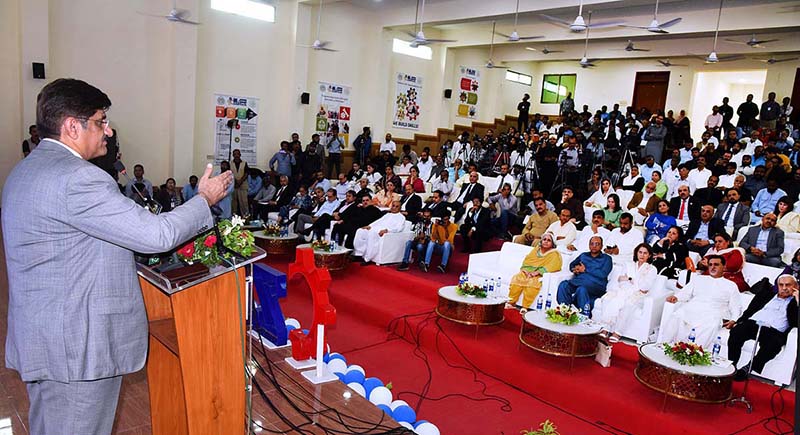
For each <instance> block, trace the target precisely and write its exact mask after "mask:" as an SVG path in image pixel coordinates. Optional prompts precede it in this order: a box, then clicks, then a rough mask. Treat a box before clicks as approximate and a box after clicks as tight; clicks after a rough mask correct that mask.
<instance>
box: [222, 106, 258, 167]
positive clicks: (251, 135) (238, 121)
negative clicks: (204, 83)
mask: <svg viewBox="0 0 800 435" xmlns="http://www.w3.org/2000/svg"><path fill="white" fill-rule="evenodd" d="M257 132H258V98H253V97H241V96H236V95H227V94H214V162H215V163H219V162H221V161H223V160H228V156H229V150H231V149H234V150H236V149H238V150H240V151H241V153H242V160H244V161H246V162H247V164H248V165H250V166H257V165H258V163H257V156H256V133H257ZM231 158H232V157H231Z"/></svg>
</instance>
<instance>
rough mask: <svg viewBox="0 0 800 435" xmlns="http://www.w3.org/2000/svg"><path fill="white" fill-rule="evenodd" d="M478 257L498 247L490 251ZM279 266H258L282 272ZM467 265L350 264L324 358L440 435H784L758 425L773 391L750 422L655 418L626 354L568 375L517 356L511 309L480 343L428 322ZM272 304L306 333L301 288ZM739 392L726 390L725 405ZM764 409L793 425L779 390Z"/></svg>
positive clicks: (337, 285) (653, 403) (555, 362)
mask: <svg viewBox="0 0 800 435" xmlns="http://www.w3.org/2000/svg"><path fill="white" fill-rule="evenodd" d="M487 248H488V249H492V248H494V249H498V248H499V243H498V246H497V247H487ZM287 261H288V260H287V259H285V258H283V259H281V258H279V257H270V258H268V259H267V262H268V263H269V264H270V265H272V266H274V267H276V268H278V269H279V270H282V271H286V268H287ZM437 261H438V259H436V260H434V265H435V264H438V263H437ZM466 262H467V255H466V254H460V253H457V254H456V255H455V258H454V259H453V262H452V263H451V265H450V266H451V267H449V268H448V273H447V274H441V273H438V272H436V271H435V270H433V269H432V271H431V272H429V273H423V272H421V271H419V270H418V269H416V268H414V267H412V270H411V271H410V272H398V271H396V270H395V269H394V267H390V266H383V267H381V266H374V265H371V266H366V267H362V266H360V265H358V264H352V265H350V267H349V268H348V269H347V270H346V271H344V272H339V273H335V274H334V275H333V281H332V284H331V289H330V301H331V303H332V304H333V305H334V306H335V307H336V310H337V325H336V326H335V327H334V328H333V329H332V330H331V331H330V334H329V336H328V340H329V343H330V346H331V350H332V351H334V352H339V353H341V354H343V355H344V356H345V357H346V358H347V361H348V364H358V365H360V366H362V367H364V369H365V371H366V373H367V376H368V377H370V376H374V377H378V378H380V379H382V380H383V381H384V382H387V383H388V382H392V384H393V387H394V388H393V390H392V392H393V395H394V398H395V399H402V400H405V401H406V402H408V403H409V405H410V406H411V407H413V408H414V409H415V410H416V412H417V418H418V419H420V420H422V419H424V420H429V421H431V422H432V423H434V424H436V425H437V426H438V427H439V429H440V430H441V433H442V434H447V435H454V434H458V435H470V434H475V435H486V434H515V435H516V434H519V433H520V431H521V430H522V429H530V428H536V427H537V426H538V425H539V423H541V422H543V421H544V420H546V419H550V420H551V421H552V422H554V423H555V424H556V426H558V430H559V432H560V433H561V434H562V435H567V434H582V435H589V434H648V435H650V434H653V435H658V434H665V435H666V434H693V435H694V434H720V435H722V434H730V435H736V434H747V435H761V434H765V435H766V434H770V433H779V432H781V431H783V432H785V431H788V430H790V429H791V428H790V427H789V424H787V423H786V422H783V423H777V424H780V426H779V427H776V421H775V420H774V419H773V420H770V421H766V419H768V418H769V417H771V416H772V415H773V411H772V408H771V406H770V397H771V396H773V393H775V392H776V391H777V390H778V388H777V387H775V386H773V385H768V384H764V383H761V382H758V381H754V382H751V383H750V386H749V390H748V394H747V395H748V398H749V399H750V400H751V402H752V403H753V408H754V410H753V413H752V414H747V413H746V412H745V410H744V409H743V408H742V407H738V408H726V407H724V406H722V405H706V404H696V403H689V402H685V401H682V400H678V399H673V398H670V399H668V400H667V402H666V407H665V409H664V411H662V405H663V403H664V399H663V395H662V394H659V393H657V392H655V391H652V390H650V389H648V388H646V387H644V386H643V385H641V384H640V383H639V382H638V381H637V380H636V379H635V377H634V376H633V369H634V367H635V366H636V362H637V360H638V354H637V349H636V348H635V347H633V346H628V345H625V344H622V343H620V344H618V345H616V346H615V347H614V351H613V352H614V353H613V356H612V363H611V367H608V368H603V367H601V366H600V365H598V364H597V363H596V362H595V361H594V360H593V359H591V358H579V359H576V360H575V365H574V368H573V371H572V372H571V373H570V371H569V361H568V359H566V358H558V357H553V356H549V355H544V354H540V353H538V352H535V351H533V350H531V349H529V348H527V347H526V346H520V344H519V330H520V325H521V323H520V322H521V317H520V314H519V313H518V312H517V311H513V310H509V311H506V321H505V322H503V323H502V324H500V325H498V326H486V327H481V328H479V329H478V331H477V335H476V329H475V327H470V326H466V325H460V324H455V323H452V322H449V321H446V320H443V319H439V318H437V316H436V315H435V314H434V313H433V309H434V307H435V305H436V301H437V296H436V292H437V290H438V288H439V287H440V286H442V285H444V284H452V283H454V282H455V281H457V277H458V274H459V273H461V272H463V271H465V270H466ZM281 305H282V307H283V311H284V315H285V316H286V317H294V318H296V319H298V320H299V321H300V323H301V325H303V327H306V326H308V325H310V324H311V315H312V313H311V296H310V293H309V289H308V285H307V284H306V283H305V281H304V280H303V279H302V278H295V279H291V280H289V284H288V296H287V297H286V298H285V299H283V300H281ZM742 386H743V384H742V383H736V384H735V385H734V396H736V395H739V394H740V393H741V390H742ZM781 398H782V402H783V405H782V406H781ZM773 399H774V400H773V402H774V404H775V408H776V410H777V411H780V409H778V408H781V407H782V408H783V412H782V413H781V414H779V416H780V417H782V418H783V419H785V420H788V421H789V422H790V424H794V417H793V412H794V393H793V392H789V391H782V392H780V393H779V394H774V397H773ZM765 424H766V425H768V427H769V428H770V429H772V430H773V431H775V432H770V430H768V429H767V428H766V427H765Z"/></svg>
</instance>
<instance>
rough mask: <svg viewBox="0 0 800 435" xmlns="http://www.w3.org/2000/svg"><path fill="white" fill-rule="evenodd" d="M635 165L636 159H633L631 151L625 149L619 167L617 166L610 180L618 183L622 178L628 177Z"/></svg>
mask: <svg viewBox="0 0 800 435" xmlns="http://www.w3.org/2000/svg"><path fill="white" fill-rule="evenodd" d="M635 164H636V157H634V154H633V151H631V150H630V149H627V148H626V149H625V151H623V153H622V158H620V159H619V166H617V170H616V171H615V172H614V173H613V174H612V175H611V179H612V180H613V181H615V182H619V181H620V180H622V179H623V178H625V177H627V176H628V175H630V173H631V168H632V167H633V165H635Z"/></svg>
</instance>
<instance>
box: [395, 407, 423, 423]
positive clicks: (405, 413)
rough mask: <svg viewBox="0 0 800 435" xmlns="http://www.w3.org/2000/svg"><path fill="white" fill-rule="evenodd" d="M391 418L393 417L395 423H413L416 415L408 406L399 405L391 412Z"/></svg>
mask: <svg viewBox="0 0 800 435" xmlns="http://www.w3.org/2000/svg"><path fill="white" fill-rule="evenodd" d="M392 417H394V419H395V420H397V421H405V422H408V423H414V421H416V420H417V413H416V412H414V410H413V409H411V407H410V406H408V405H400V406H398V407H397V408H395V409H394V412H392Z"/></svg>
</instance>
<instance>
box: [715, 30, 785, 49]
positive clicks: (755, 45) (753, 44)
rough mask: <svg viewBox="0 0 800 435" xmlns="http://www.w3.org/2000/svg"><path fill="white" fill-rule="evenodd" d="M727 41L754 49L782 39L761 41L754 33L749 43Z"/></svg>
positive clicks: (733, 40)
mask: <svg viewBox="0 0 800 435" xmlns="http://www.w3.org/2000/svg"><path fill="white" fill-rule="evenodd" d="M725 40H726V41H728V42H732V43H734V44H742V45H749V46H750V47H752V48H762V47H763V45H761V44H766V43H768V42H775V41H780V39H763V40H759V39H757V38H756V34H755V33H753V36H752V37H751V38H750V39H748V40H747V41H737V40H735V39H725Z"/></svg>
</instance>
